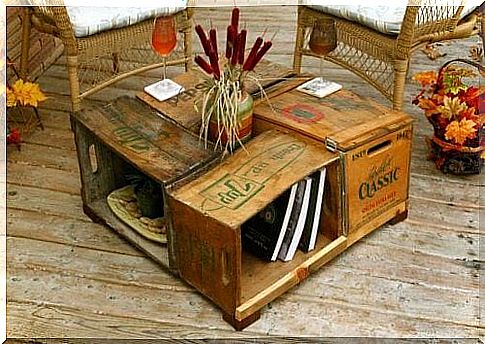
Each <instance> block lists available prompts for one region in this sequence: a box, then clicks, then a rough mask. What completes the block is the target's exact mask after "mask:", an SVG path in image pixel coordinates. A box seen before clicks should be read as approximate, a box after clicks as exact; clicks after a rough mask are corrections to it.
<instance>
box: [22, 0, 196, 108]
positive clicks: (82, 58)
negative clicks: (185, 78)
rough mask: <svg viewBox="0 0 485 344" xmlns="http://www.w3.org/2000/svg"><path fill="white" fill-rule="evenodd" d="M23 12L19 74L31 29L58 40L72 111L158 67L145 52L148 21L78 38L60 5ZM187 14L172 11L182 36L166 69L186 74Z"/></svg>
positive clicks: (189, 13) (188, 58)
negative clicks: (106, 89) (178, 69)
mask: <svg viewBox="0 0 485 344" xmlns="http://www.w3.org/2000/svg"><path fill="white" fill-rule="evenodd" d="M31 3H35V0H34V1H31ZM50 3H52V1H51V2H50ZM55 4H56V5H63V1H62V0H57V1H56V3H55ZM24 11H25V12H24V15H25V18H24V20H23V28H22V30H23V34H22V55H21V62H20V73H21V75H22V76H23V77H28V70H27V69H28V67H27V66H28V61H29V35H30V30H31V27H32V26H33V27H35V28H36V29H37V30H38V31H40V32H45V33H49V34H53V35H55V36H57V37H58V38H60V39H61V40H62V42H63V44H64V53H65V55H66V64H67V71H68V76H69V84H70V96H71V102H72V110H73V111H77V110H79V109H80V108H81V100H82V99H83V98H85V97H87V96H89V95H90V94H93V93H94V92H97V91H99V90H101V89H102V88H104V87H106V86H108V85H110V84H112V83H114V82H116V81H119V80H121V79H123V78H125V77H127V76H129V75H133V74H135V73H140V72H143V71H146V70H149V69H151V68H156V67H160V66H161V58H160V57H159V56H157V55H156V54H155V53H154V52H152V51H151V49H150V37H151V31H152V27H153V20H154V19H153V17H151V18H147V19H144V20H142V21H140V22H137V23H135V24H132V25H127V26H123V27H118V28H111V29H107V30H104V31H100V32H97V33H94V34H89V35H85V36H81V37H78V36H79V34H78V33H76V32H75V30H74V26H73V25H72V23H71V20H70V16H69V13H68V9H67V8H66V7H65V6H29V7H25V9H24ZM192 14H193V10H192V9H191V8H190V7H189V6H187V7H186V8H185V9H181V10H180V11H178V12H177V13H175V16H176V25H177V31H178V32H179V34H182V35H183V53H177V54H172V55H171V57H170V58H169V59H168V60H167V66H170V65H177V64H184V65H185V68H186V70H187V69H188V68H190V65H191V61H192V59H191V51H192V20H191V18H192ZM182 55H183V56H182Z"/></svg>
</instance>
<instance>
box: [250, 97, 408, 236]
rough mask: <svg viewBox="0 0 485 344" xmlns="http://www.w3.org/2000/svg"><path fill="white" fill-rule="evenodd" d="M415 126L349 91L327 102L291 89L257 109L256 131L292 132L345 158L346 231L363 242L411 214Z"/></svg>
mask: <svg viewBox="0 0 485 344" xmlns="http://www.w3.org/2000/svg"><path fill="white" fill-rule="evenodd" d="M411 122H412V120H411V119H410V117H409V116H407V115H406V114H404V113H402V112H397V111H391V110H389V109H387V108H385V107H384V106H382V105H380V104H377V103H376V102H374V101H371V100H370V99H366V98H363V97H360V96H358V95H356V94H354V93H352V92H348V91H346V90H341V91H338V92H336V93H334V94H332V95H329V96H327V97H324V98H322V99H319V98H316V97H312V96H310V95H306V94H303V93H301V92H299V91H297V90H291V91H289V92H285V93H284V94H282V95H279V96H277V97H274V98H272V99H271V105H268V104H265V103H261V104H259V105H258V106H256V107H255V109H254V128H253V130H254V132H255V133H256V134H258V133H261V132H263V131H265V130H269V129H274V128H276V129H280V130H286V131H292V132H295V133H298V134H300V135H303V136H307V137H310V138H313V139H315V140H317V141H319V142H321V143H323V144H325V145H326V147H327V148H328V149H329V150H331V151H337V152H339V153H340V154H341V158H342V161H343V163H344V171H343V172H344V178H343V181H344V185H343V188H344V192H345V198H344V202H345V205H344V212H345V213H344V218H343V221H344V227H345V229H346V232H347V233H352V232H359V233H357V234H355V235H354V236H353V238H352V240H354V239H355V240H358V239H357V237H359V236H360V235H361V233H366V232H369V231H371V230H373V229H375V228H377V227H379V226H380V225H382V224H384V223H385V222H387V221H389V220H391V219H392V218H394V217H396V216H397V215H398V213H404V212H405V211H406V210H407V204H406V202H407V199H408V186H409V166H410V152H411V137H412V124H411ZM393 210H395V211H393ZM363 227H365V228H364V229H362V228H363Z"/></svg>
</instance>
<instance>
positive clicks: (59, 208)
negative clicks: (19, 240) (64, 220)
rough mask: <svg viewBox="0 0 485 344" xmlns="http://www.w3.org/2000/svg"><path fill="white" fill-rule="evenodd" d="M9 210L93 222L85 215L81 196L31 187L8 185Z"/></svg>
mask: <svg viewBox="0 0 485 344" xmlns="http://www.w3.org/2000/svg"><path fill="white" fill-rule="evenodd" d="M7 203H8V206H9V208H14V209H25V210H33V211H37V212H39V213H41V214H47V215H57V216H62V217H70V218H75V219H79V220H84V221H89V222H91V220H90V219H89V218H88V217H87V216H86V215H84V213H83V209H82V201H81V196H79V195H69V194H67V193H63V192H56V191H51V190H43V189H38V188H34V187H30V186H20V185H14V184H10V183H8V184H7Z"/></svg>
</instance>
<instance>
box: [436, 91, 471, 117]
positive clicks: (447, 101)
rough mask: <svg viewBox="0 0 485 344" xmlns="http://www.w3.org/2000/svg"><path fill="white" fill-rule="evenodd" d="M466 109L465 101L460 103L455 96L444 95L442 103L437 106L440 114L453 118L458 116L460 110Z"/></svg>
mask: <svg viewBox="0 0 485 344" xmlns="http://www.w3.org/2000/svg"><path fill="white" fill-rule="evenodd" d="M466 109H467V106H466V104H465V103H462V102H461V101H460V99H459V98H457V97H444V98H443V105H441V106H439V107H438V110H439V111H440V112H441V115H442V116H443V117H444V118H446V119H449V120H451V119H453V118H454V117H456V116H458V115H459V113H460V112H462V111H464V110H466Z"/></svg>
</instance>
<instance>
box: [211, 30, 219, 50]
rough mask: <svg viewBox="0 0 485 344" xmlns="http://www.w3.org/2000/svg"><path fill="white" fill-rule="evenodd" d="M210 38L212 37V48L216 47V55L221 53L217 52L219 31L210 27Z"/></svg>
mask: <svg viewBox="0 0 485 344" xmlns="http://www.w3.org/2000/svg"><path fill="white" fill-rule="evenodd" d="M209 38H210V42H211V47H212V49H214V51H215V52H216V55H219V54H218V52H217V31H216V29H210V30H209Z"/></svg>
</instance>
